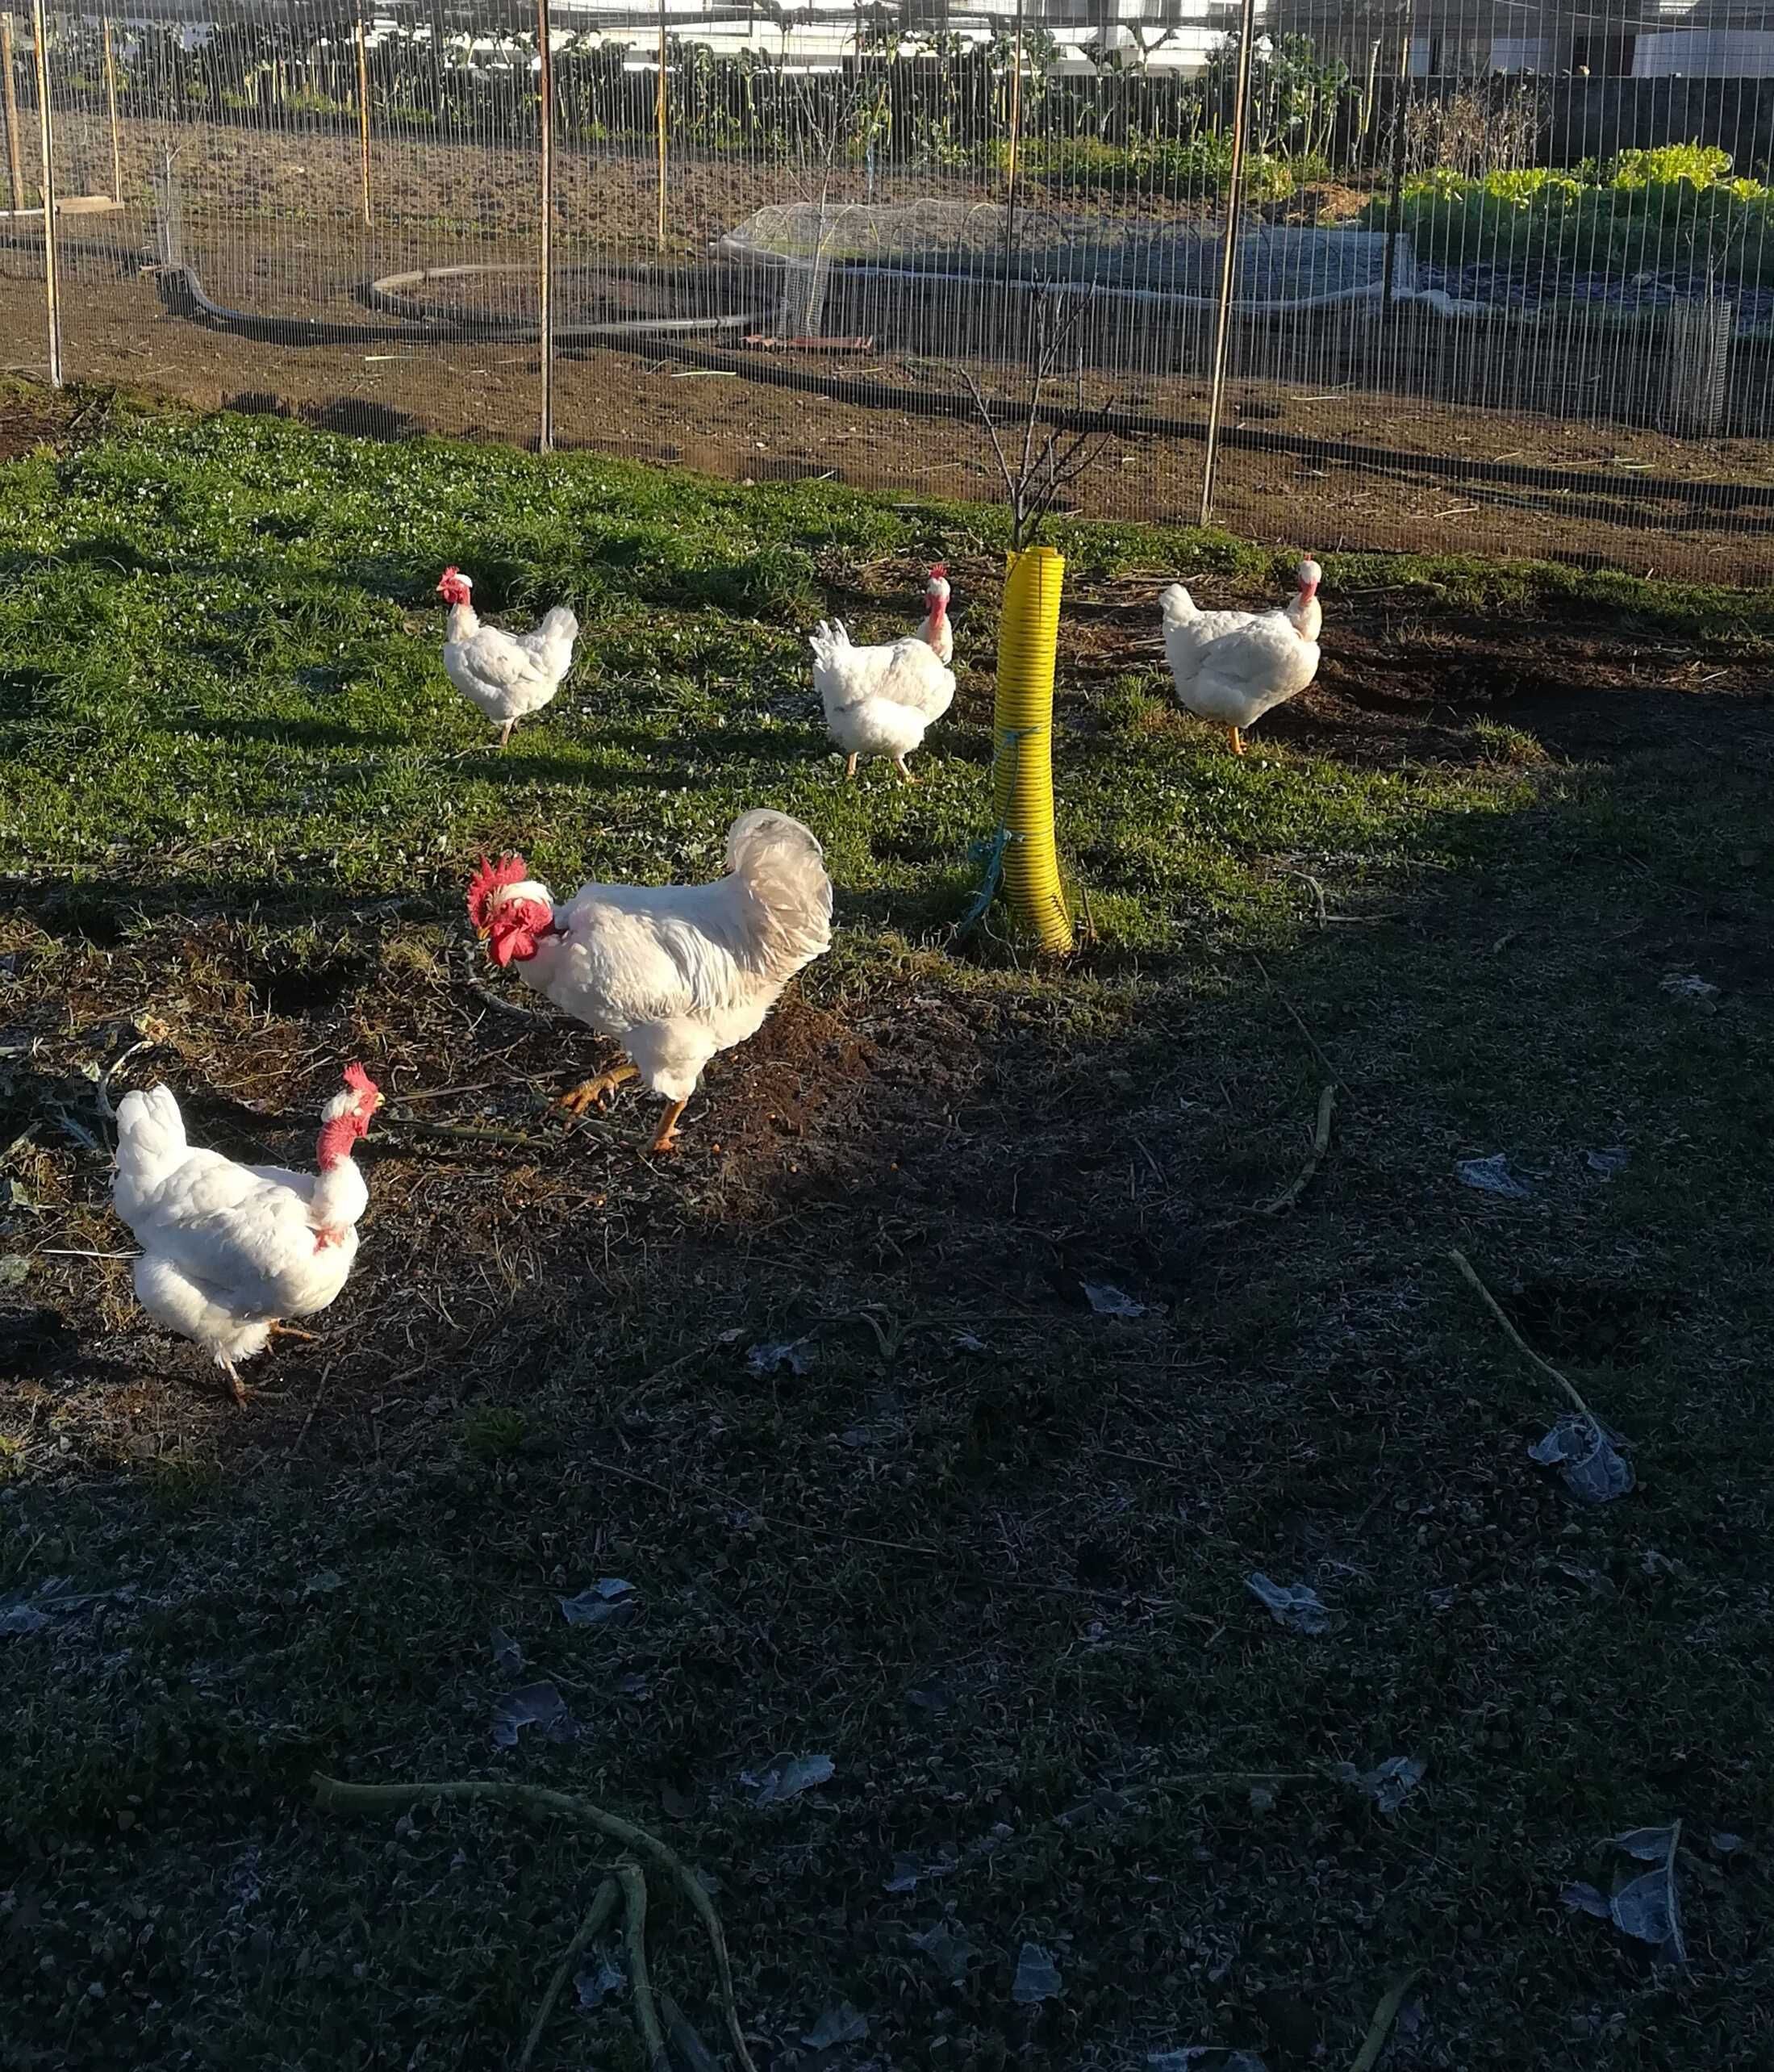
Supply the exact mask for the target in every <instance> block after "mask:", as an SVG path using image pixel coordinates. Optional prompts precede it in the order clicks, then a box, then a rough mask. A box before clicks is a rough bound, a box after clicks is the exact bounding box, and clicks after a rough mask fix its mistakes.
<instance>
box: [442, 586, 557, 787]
mask: <svg viewBox="0 0 1774 2072" xmlns="http://www.w3.org/2000/svg"><path fill="white" fill-rule="evenodd" d="M473 591H474V584H473V583H472V582H471V581H470V579H469V578H468V577H467V576H465V575H464V574H462V572H461V570H460V569H459V568H446V569H445V570H444V573H443V575H442V578H441V579H440V581H439V583H438V585H437V594H438V595H439V596H440V597H441V598H442V599H444V601H445V604H448V605H449V624H448V625H446V626H445V629H444V674H445V675H446V676H447V677H448V678H449V680H450V682H451V683H453V684H454V685H455V686H456V688H457V690H458V691H461V694H462V696H464V697H465V699H467V700H468V701H469V703H470V704H472V705H478V707H479V708H480V709H481V710H482V712H484V713H486V716H487V717H488V719H490V720H496V721H499V723H500V725H499V746H500V747H501V748H503V747H504V746H506V744H507V742H508V741H510V740H511V729H512V728H513V727H515V726H516V725H517V723H518V721H520V720H525V719H528V717H529V716H530V714H531V713H532V712H541V709H542V708H543V707H544V706H545V704H548V703H549V700H550V699H552V698H553V696H554V694H555V692H556V691H558V690H559V689H560V687H561V683H562V682H563V680H564V679H565V678H566V673H567V671H568V670H570V668H571V667H572V666H573V643H574V641H576V640H577V639H578V637H579V622H578V620H577V619H576V618H574V616H573V614H572V613H571V612H570V611H569V610H568V609H567V608H566V605H564V604H557V605H556V606H555V608H554V609H553V611H552V612H549V613H548V614H547V616H545V618H544V620H543V621H542V623H541V625H539V626H538V627H537V628H536V631H535V632H534V633H501V632H500V631H499V628H498V627H497V626H483V625H482V624H481V622H480V620H479V619H478V618H477V617H476V616H475V612H474V603H473Z"/></svg>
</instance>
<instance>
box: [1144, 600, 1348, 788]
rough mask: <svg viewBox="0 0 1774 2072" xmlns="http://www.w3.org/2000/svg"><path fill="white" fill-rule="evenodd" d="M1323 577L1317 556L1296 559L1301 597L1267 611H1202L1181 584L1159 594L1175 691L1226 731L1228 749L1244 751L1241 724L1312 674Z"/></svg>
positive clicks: (1299, 688) (1258, 716) (1253, 721)
mask: <svg viewBox="0 0 1774 2072" xmlns="http://www.w3.org/2000/svg"><path fill="white" fill-rule="evenodd" d="M1322 580H1323V571H1322V570H1321V569H1320V568H1319V566H1318V564H1317V562H1315V561H1311V560H1308V561H1304V562H1301V563H1300V576H1299V582H1300V591H1299V595H1297V596H1296V597H1295V598H1294V599H1293V600H1292V603H1291V604H1288V605H1287V606H1285V607H1284V608H1281V609H1278V610H1275V611H1271V612H1204V611H1202V610H1200V608H1199V607H1198V606H1197V605H1196V601H1195V599H1193V598H1192V596H1190V595H1189V593H1188V591H1186V590H1185V589H1184V588H1183V586H1182V584H1181V583H1172V584H1171V587H1170V588H1169V589H1168V590H1167V591H1165V593H1164V595H1162V597H1161V598H1160V599H1158V603H1159V605H1160V606H1161V607H1162V610H1163V613H1164V653H1165V656H1166V658H1167V660H1168V662H1170V665H1171V675H1172V676H1173V677H1175V679H1176V695H1177V696H1178V698H1179V700H1181V701H1182V703H1183V705H1185V706H1186V707H1187V708H1188V710H1189V711H1190V712H1195V713H1197V714H1199V715H1200V717H1201V718H1202V719H1204V720H1217V721H1219V722H1220V724H1221V726H1223V727H1226V728H1228V729H1229V730H1230V732H1231V735H1232V752H1233V754H1234V755H1242V754H1243V753H1244V742H1243V740H1242V737H1241V733H1240V730H1241V729H1242V728H1245V727H1250V726H1254V725H1256V723H1257V721H1258V720H1260V719H1261V718H1262V717H1263V714H1264V713H1265V712H1267V711H1268V710H1269V709H1270V708H1271V706H1274V705H1279V704H1284V702H1285V701H1286V700H1288V699H1289V698H1292V697H1296V696H1298V695H1299V694H1300V691H1304V689H1305V688H1306V687H1307V685H1308V684H1309V683H1311V681H1312V679H1313V677H1315V676H1316V675H1317V674H1318V629H1319V628H1320V627H1321V625H1323V623H1324V612H1323V611H1322V610H1321V608H1320V606H1319V603H1318V585H1319V583H1321V581H1322Z"/></svg>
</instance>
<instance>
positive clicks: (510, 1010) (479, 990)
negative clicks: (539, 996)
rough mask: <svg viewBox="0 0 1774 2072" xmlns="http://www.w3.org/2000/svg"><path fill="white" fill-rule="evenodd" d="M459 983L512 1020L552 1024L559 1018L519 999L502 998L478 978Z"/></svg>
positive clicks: (498, 1012) (484, 1004) (484, 1003)
mask: <svg viewBox="0 0 1774 2072" xmlns="http://www.w3.org/2000/svg"><path fill="white" fill-rule="evenodd" d="M461 984H463V985H465V986H466V987H467V988H468V990H469V991H470V992H471V993H473V995H474V997H475V999H476V1000H479V1001H480V1002H481V1003H482V1005H483V1006H486V1007H490V1008H491V1009H493V1010H494V1012H495V1013H497V1014H508V1015H510V1016H511V1019H512V1020H513V1021H535V1022H549V1023H551V1024H552V1023H553V1022H554V1021H557V1020H558V1019H559V1017H558V1016H557V1015H553V1014H541V1013H537V1011H536V1009H534V1008H533V1007H525V1006H524V1004H523V1002H522V1001H521V1000H502V999H501V998H500V997H499V995H498V994H497V993H496V992H493V991H492V989H491V988H490V987H487V986H483V985H482V984H481V983H480V981H479V980H478V979H464V980H461Z"/></svg>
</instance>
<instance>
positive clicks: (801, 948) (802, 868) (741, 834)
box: [727, 806, 832, 971]
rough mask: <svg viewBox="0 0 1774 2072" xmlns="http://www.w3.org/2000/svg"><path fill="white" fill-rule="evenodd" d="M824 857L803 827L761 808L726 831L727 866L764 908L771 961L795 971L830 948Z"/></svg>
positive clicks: (829, 883)
mask: <svg viewBox="0 0 1774 2072" xmlns="http://www.w3.org/2000/svg"><path fill="white" fill-rule="evenodd" d="M824 858H825V852H824V850H822V849H821V848H820V846H819V843H818V842H817V841H816V838H814V836H813V834H812V833H811V831H810V830H809V829H807V828H804V827H803V826H802V825H801V824H800V822H799V821H798V820H791V819H790V817H788V815H787V813H775V812H773V811H772V810H771V809H770V808H769V807H767V806H761V807H758V808H754V809H753V811H752V812H750V813H741V815H740V817H739V818H738V819H737V820H736V821H734V822H733V825H732V826H731V827H730V828H729V829H728V830H727V868H728V870H729V871H731V872H732V873H733V875H734V876H735V877H736V878H737V879H740V880H741V883H742V884H744V885H745V888H746V889H747V891H749V892H750V893H751V895H752V896H753V899H754V900H757V902H758V905H759V906H760V907H762V909H763V911H764V914H765V916H766V922H767V926H766V943H765V950H766V956H767V957H768V959H769V961H770V963H772V964H779V965H782V966H784V967H787V969H789V970H791V971H799V969H800V967H802V965H804V964H806V963H811V962H812V959H814V958H815V957H817V956H820V955H823V954H824V951H825V950H828V949H829V948H830V947H831V942H832V881H831V879H829V877H827V876H826V875H825V861H824Z"/></svg>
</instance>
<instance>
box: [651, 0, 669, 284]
mask: <svg viewBox="0 0 1774 2072" xmlns="http://www.w3.org/2000/svg"><path fill="white" fill-rule="evenodd" d="M653 121H654V124H655V126H656V127H657V130H658V132H659V228H658V234H657V249H658V250H659V251H661V252H663V251H664V250H665V249H666V0H659V94H658V98H657V102H656V103H655V105H654V108H653Z"/></svg>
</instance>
